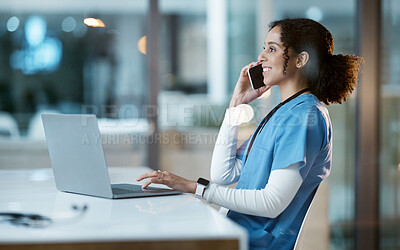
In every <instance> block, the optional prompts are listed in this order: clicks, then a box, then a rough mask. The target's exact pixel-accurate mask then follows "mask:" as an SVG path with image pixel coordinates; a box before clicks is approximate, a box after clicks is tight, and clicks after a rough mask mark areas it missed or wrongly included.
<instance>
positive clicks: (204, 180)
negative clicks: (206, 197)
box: [197, 178, 210, 186]
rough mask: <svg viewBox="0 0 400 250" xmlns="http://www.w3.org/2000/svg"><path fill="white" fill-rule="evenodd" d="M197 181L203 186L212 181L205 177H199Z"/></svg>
mask: <svg viewBox="0 0 400 250" xmlns="http://www.w3.org/2000/svg"><path fill="white" fill-rule="evenodd" d="M197 183H199V184H201V185H203V186H208V184H209V183H210V181H208V180H206V179H204V178H199V179H198V180H197Z"/></svg>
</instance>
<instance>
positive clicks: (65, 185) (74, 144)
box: [42, 114, 182, 199]
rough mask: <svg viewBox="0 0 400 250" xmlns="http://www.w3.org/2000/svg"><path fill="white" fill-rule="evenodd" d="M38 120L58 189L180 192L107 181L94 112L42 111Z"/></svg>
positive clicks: (119, 194)
mask: <svg viewBox="0 0 400 250" xmlns="http://www.w3.org/2000/svg"><path fill="white" fill-rule="evenodd" d="M42 121H43V127H44V131H45V134H46V141H47V146H48V149H49V154H50V160H51V165H52V167H53V173H54V179H55V181H56V186H57V189H58V190H60V191H64V192H71V193H77V194H84V195H91V196H98V197H104V198H112V199H118V198H134V197H147V196H158V195H171V194H180V193H182V192H181V191H176V190H171V189H164V188H155V187H148V188H146V189H142V187H141V186H140V185H134V184H111V183H110V178H109V175H108V171H107V164H106V160H105V157H104V152H103V145H102V143H101V141H102V140H101V137H100V131H99V127H98V125H97V119H96V116H95V115H62V114H43V115H42Z"/></svg>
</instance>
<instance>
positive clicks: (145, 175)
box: [136, 170, 164, 181]
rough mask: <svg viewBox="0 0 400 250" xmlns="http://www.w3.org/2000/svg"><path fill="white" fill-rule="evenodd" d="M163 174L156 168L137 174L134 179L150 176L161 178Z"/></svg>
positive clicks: (139, 179) (138, 179)
mask: <svg viewBox="0 0 400 250" xmlns="http://www.w3.org/2000/svg"><path fill="white" fill-rule="evenodd" d="M163 176H164V173H163V172H161V171H160V170H158V171H150V172H147V173H145V174H143V175H141V176H139V177H138V178H136V181H141V180H143V179H147V178H152V177H159V178H162V177H163Z"/></svg>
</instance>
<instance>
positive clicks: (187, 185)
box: [136, 170, 197, 194]
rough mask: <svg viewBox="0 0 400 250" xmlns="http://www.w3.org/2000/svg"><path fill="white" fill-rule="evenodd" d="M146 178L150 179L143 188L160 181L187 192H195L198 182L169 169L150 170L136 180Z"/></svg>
mask: <svg viewBox="0 0 400 250" xmlns="http://www.w3.org/2000/svg"><path fill="white" fill-rule="evenodd" d="M144 179H149V180H147V182H146V183H145V184H144V185H143V186H142V188H143V189H144V188H146V187H148V186H149V185H150V184H151V183H158V184H164V185H167V186H168V187H170V188H172V189H175V190H179V191H183V192H185V193H192V194H194V193H195V192H196V185H197V184H196V182H195V181H191V180H187V179H185V178H182V177H180V176H177V175H174V174H171V173H169V172H167V171H160V170H158V171H150V172H148V173H146V174H144V175H141V176H140V177H139V178H137V179H136V181H141V180H144Z"/></svg>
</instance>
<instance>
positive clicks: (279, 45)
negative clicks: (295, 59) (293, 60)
mask: <svg viewBox="0 0 400 250" xmlns="http://www.w3.org/2000/svg"><path fill="white" fill-rule="evenodd" d="M264 44H265V43H264ZM268 44H275V45H277V46H278V47H279V48H282V46H280V45H279V44H278V43H276V42H268Z"/></svg>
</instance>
